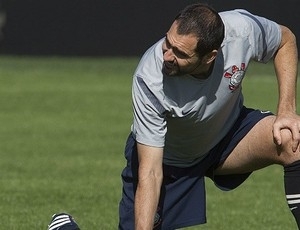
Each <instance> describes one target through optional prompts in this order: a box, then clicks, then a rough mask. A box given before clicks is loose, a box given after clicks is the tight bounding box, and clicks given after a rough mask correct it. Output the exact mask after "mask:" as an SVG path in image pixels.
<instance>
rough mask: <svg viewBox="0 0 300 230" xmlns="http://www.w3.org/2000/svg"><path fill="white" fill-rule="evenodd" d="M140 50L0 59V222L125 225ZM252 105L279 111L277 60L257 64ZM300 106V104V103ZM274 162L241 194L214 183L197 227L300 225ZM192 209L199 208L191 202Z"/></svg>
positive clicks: (250, 89) (247, 86)
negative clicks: (124, 54)
mask: <svg viewBox="0 0 300 230" xmlns="http://www.w3.org/2000/svg"><path fill="white" fill-rule="evenodd" d="M137 62H138V59H136V58H113V59H110V58H57V57H56V58H55V57H48V58H46V57H35V58H33V57H31V58H29V57H10V56H1V57H0V108H1V109H0V124H1V128H0V216H1V221H0V223H1V225H0V229H9V230H24V229H47V224H48V222H49V221H50V219H51V215H52V214H53V213H57V212H68V213H71V214H72V215H73V216H74V217H75V219H76V220H77V222H78V223H79V225H80V227H81V229H83V230H84V229H85V230H96V229H100V230H102V229H103V230H107V229H109V230H110V229H117V224H118V202H119V199H120V194H121V181H120V173H121V170H122V168H123V166H124V164H125V161H124V158H123V148H124V144H125V140H126V137H127V135H128V132H129V130H130V125H131V119H132V114H131V96H130V95H131V76H132V73H133V71H134V69H135V66H136V64H137ZM244 92H245V93H244V94H245V97H246V100H245V103H246V105H249V106H255V107H261V108H264V109H268V110H272V111H275V110H276V98H277V96H276V95H277V85H276V81H275V77H274V73H273V71H272V66H271V65H269V64H268V65H260V66H257V65H252V66H251V67H250V69H249V74H248V77H247V78H246V79H245V81H244ZM298 105H299V104H298ZM281 171H282V170H281V168H280V167H279V166H272V167H270V168H268V169H264V170H261V171H259V172H256V173H255V174H253V175H252V176H251V177H250V178H249V179H248V180H247V181H246V183H245V184H244V185H243V186H241V187H240V188H238V189H236V190H235V191H232V192H221V191H219V190H218V189H216V188H215V187H214V185H213V184H212V183H211V182H210V181H207V193H208V197H207V201H208V202H207V206H208V208H207V209H208V210H207V216H208V223H207V224H206V225H203V226H200V227H197V228H196V227H194V228H190V229H210V230H216V229H222V230H229V229H230V230H233V229H278V230H282V229H296V225H295V224H294V222H293V217H292V216H291V215H290V213H289V210H288V208H287V205H286V202H285V199H284V190H283V184H282V181H283V180H282V172H281ZM191 211H192V210H191Z"/></svg>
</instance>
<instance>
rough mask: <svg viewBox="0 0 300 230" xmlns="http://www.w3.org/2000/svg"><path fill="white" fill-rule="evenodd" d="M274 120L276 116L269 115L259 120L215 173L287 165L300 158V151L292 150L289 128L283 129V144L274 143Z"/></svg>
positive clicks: (244, 171) (248, 170)
mask: <svg viewBox="0 0 300 230" xmlns="http://www.w3.org/2000/svg"><path fill="white" fill-rule="evenodd" d="M274 120H275V116H268V117H266V118H264V119H262V120H261V121H259V122H258V123H257V124H256V125H255V126H254V127H253V128H252V130H250V132H249V133H248V134H247V135H246V136H245V137H244V138H243V139H242V140H241V141H240V143H239V144H238V145H237V146H236V147H235V149H234V150H233V151H232V153H231V154H230V155H229V157H228V158H227V159H226V160H225V162H224V163H223V164H222V165H221V166H219V168H218V169H217V170H216V171H215V175H218V174H219V175H221V174H223V175H224V174H240V173H246V172H251V171H255V170H257V169H261V168H264V167H266V166H269V165H272V164H280V165H283V166H285V165H288V164H291V163H293V162H295V161H297V160H300V151H299V150H297V151H296V152H293V151H292V146H291V143H290V141H289V140H290V139H291V137H292V136H291V133H290V131H289V130H282V131H281V132H282V135H283V137H284V139H283V145H282V146H277V145H276V144H275V143H274V140H273V133H272V127H273V123H274Z"/></svg>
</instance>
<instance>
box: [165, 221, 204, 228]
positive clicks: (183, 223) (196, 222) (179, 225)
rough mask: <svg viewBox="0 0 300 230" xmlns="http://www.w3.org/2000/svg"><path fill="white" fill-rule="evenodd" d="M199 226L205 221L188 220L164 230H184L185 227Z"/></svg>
mask: <svg viewBox="0 0 300 230" xmlns="http://www.w3.org/2000/svg"><path fill="white" fill-rule="evenodd" d="M201 224H206V219H201V220H199V219H194V220H189V221H185V222H182V223H178V224H174V225H172V226H171V227H169V228H166V230H175V229H177V228H186V227H191V226H196V225H201ZM164 229H165V228H164Z"/></svg>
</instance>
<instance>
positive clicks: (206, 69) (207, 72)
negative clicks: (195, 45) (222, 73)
mask: <svg viewBox="0 0 300 230" xmlns="http://www.w3.org/2000/svg"><path fill="white" fill-rule="evenodd" d="M214 63H215V61H213V62H211V63H210V64H209V65H207V66H205V67H204V68H203V69H201V71H199V72H196V73H194V74H191V75H192V76H193V77H195V78H198V79H206V78H208V77H209V76H210V75H211V73H212V71H213V68H214ZM200 64H201V63H200ZM200 64H198V65H197V67H196V68H195V70H196V69H197V68H198V67H199V66H200Z"/></svg>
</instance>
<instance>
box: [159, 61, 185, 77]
mask: <svg viewBox="0 0 300 230" xmlns="http://www.w3.org/2000/svg"><path fill="white" fill-rule="evenodd" d="M162 72H163V73H164V74H166V75H168V76H179V75H183V74H182V73H181V71H180V68H179V66H178V65H176V64H175V63H171V62H164V63H163V67H162Z"/></svg>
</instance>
